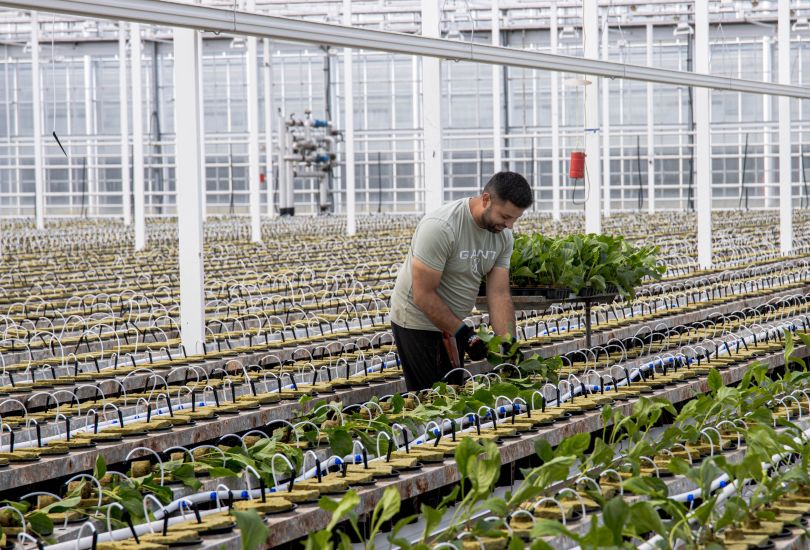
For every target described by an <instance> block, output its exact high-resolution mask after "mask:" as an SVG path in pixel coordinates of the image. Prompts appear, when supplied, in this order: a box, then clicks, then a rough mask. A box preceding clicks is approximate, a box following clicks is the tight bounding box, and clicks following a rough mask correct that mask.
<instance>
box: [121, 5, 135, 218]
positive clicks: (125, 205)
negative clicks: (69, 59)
mask: <svg viewBox="0 0 810 550" xmlns="http://www.w3.org/2000/svg"><path fill="white" fill-rule="evenodd" d="M126 25H127V24H126V23H124V22H123V21H122V22H120V23H119V24H118V118H119V120H120V124H121V205H122V207H121V209H122V211H123V212H122V213H123V215H124V225H126V226H127V227H129V226H130V225H131V224H132V205H131V204H130V194H131V193H132V182H131V181H130V179H129V105H128V103H129V99H128V96H129V87H128V86H127V27H126Z"/></svg>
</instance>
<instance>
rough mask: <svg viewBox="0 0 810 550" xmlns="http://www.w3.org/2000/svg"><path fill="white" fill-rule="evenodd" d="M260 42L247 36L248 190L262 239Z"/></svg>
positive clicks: (256, 235)
mask: <svg viewBox="0 0 810 550" xmlns="http://www.w3.org/2000/svg"><path fill="white" fill-rule="evenodd" d="M247 9H248V11H254V10H255V9H256V1H255V0H248V3H247ZM258 57H259V54H258V44H257V42H256V37H255V36H248V37H247V52H246V61H247V73H246V74H247V78H246V82H245V84H246V85H247V116H248V121H247V122H248V190H249V191H250V198H249V200H250V240H252V241H253V242H254V243H258V242H261V240H262V220H261V200H262V199H261V195H260V194H259V163H260V162H261V161H260V160H259V67H258V62H259V60H258Z"/></svg>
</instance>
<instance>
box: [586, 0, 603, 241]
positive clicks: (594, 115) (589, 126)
mask: <svg viewBox="0 0 810 550" xmlns="http://www.w3.org/2000/svg"><path fill="white" fill-rule="evenodd" d="M582 13H583V25H582V46H583V50H584V51H585V58H586V59H597V60H598V59H599V11H598V2H597V0H585V2H584V4H583V8H582ZM586 78H587V79H588V80H590V81H591V84H590V85H589V86H584V87H583V88H584V93H585V189H586V197H587V198H586V199H585V232H586V233H601V231H602V220H601V218H600V216H601V214H602V212H601V210H602V209H601V199H602V197H601V188H602V169H601V166H600V160H599V134H600V132H599V80H600V79H598V78H597V77H595V76H588V77H586Z"/></svg>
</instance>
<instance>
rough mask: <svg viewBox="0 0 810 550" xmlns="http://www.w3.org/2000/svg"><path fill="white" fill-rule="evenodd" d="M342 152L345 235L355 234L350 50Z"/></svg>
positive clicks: (348, 52)
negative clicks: (344, 181)
mask: <svg viewBox="0 0 810 550" xmlns="http://www.w3.org/2000/svg"><path fill="white" fill-rule="evenodd" d="M343 24H344V25H351V24H352V2H351V0H343ZM343 111H344V116H343V124H344V126H345V128H344V129H343V136H344V138H345V142H344V148H343V151H344V152H345V156H346V158H345V163H346V184H345V186H344V187H345V189H346V234H347V235H354V234H355V233H357V212H356V206H355V202H356V197H355V196H354V194H355V193H354V65H353V63H352V49H351V48H343Z"/></svg>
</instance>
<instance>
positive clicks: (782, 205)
mask: <svg viewBox="0 0 810 550" xmlns="http://www.w3.org/2000/svg"><path fill="white" fill-rule="evenodd" d="M789 4H790V2H787V1H782V2H778V5H779V8H778V12H777V13H778V25H777V36H778V40H779V45H778V49H777V55H778V56H779V58H778V65H779V84H790V5H789ZM778 101H779V245H780V246H779V249H780V251H781V252H782V254H789V253H790V252H791V251H792V250H793V166H792V162H791V160H792V159H791V158H790V153H791V140H790V98H789V97H785V96H780V97H779V100H778Z"/></svg>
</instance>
